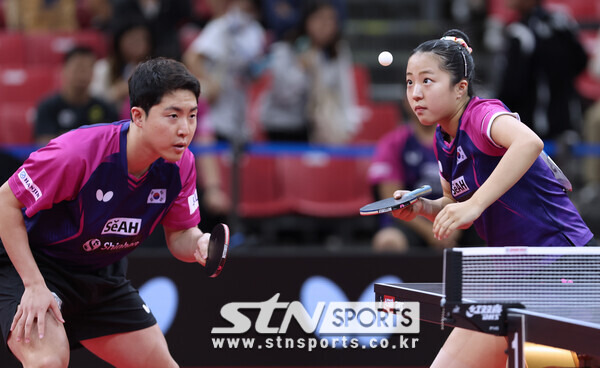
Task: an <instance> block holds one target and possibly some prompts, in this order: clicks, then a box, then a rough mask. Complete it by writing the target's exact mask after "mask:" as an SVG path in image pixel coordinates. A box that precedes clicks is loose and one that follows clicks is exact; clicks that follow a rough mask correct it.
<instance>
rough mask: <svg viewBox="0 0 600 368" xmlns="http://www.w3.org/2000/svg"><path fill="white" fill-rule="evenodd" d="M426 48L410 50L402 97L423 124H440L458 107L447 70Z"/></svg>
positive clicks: (454, 112) (453, 87)
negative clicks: (404, 91)
mask: <svg viewBox="0 0 600 368" xmlns="http://www.w3.org/2000/svg"><path fill="white" fill-rule="evenodd" d="M439 63H440V59H439V57H438V56H437V55H435V54H433V53H430V52H419V53H416V54H413V55H412V56H411V57H410V58H409V59H408V63H407V66H406V98H407V99H408V102H409V104H410V107H411V109H412V110H413V111H414V113H415V115H416V116H417V118H418V119H419V121H420V122H421V123H422V124H424V125H433V124H438V123H439V124H442V123H443V122H444V121H446V120H448V119H449V118H451V117H452V116H453V115H455V114H456V113H457V112H458V111H459V110H460V104H459V103H458V99H457V93H456V91H455V89H456V88H455V86H452V85H451V80H450V74H449V73H448V72H447V71H445V70H442V69H441V68H440V65H439Z"/></svg>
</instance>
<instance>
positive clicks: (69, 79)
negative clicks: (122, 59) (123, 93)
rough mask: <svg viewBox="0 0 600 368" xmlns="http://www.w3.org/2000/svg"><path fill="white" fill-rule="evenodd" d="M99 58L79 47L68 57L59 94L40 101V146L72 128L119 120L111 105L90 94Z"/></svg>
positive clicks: (36, 131) (36, 130) (37, 120)
mask: <svg viewBox="0 0 600 368" xmlns="http://www.w3.org/2000/svg"><path fill="white" fill-rule="evenodd" d="M95 62H96V55H95V54H94V52H93V51H92V50H91V49H90V48H87V47H82V46H77V47H74V48H73V49H71V50H70V51H69V52H67V53H66V54H65V57H64V63H63V67H62V74H61V76H62V84H61V88H60V91H58V92H57V93H56V94H54V95H52V96H50V97H48V98H46V99H44V100H43V101H41V102H40V103H39V105H38V107H37V113H36V118H35V127H34V134H35V139H36V141H37V143H39V144H46V143H48V141H50V140H51V139H53V138H55V137H57V136H58V135H60V134H63V133H65V132H67V131H69V130H71V129H74V128H77V127H79V126H82V125H87V124H94V123H111V122H113V121H115V120H117V113H116V111H115V109H114V107H113V106H112V105H110V104H109V103H107V102H105V101H104V100H101V99H99V98H96V97H92V96H91V94H90V92H89V87H90V82H91V80H92V75H93V73H94V63H95Z"/></svg>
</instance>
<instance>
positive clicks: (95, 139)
mask: <svg viewBox="0 0 600 368" xmlns="http://www.w3.org/2000/svg"><path fill="white" fill-rule="evenodd" d="M128 130H129V121H120V122H116V123H113V124H101V125H90V126H85V127H82V128H79V129H76V130H72V131H70V132H68V133H66V134H64V135H62V136H60V137H58V138H56V139H54V140H52V141H51V142H50V143H49V144H48V145H47V146H46V147H44V148H41V149H40V150H38V151H36V152H34V153H32V154H31V156H30V157H29V158H28V159H27V160H26V161H25V162H24V164H23V166H22V167H20V168H19V169H18V170H17V172H16V173H15V174H14V175H13V176H11V177H10V179H9V180H8V184H9V186H10V188H11V190H12V191H13V193H14V194H15V196H16V197H17V198H18V199H19V200H20V201H21V202H22V203H23V204H24V205H25V209H24V211H23V217H24V220H25V225H26V228H27V233H28V237H29V243H30V246H31V248H32V249H34V250H35V251H37V252H41V253H43V254H45V255H46V256H48V257H51V258H53V259H54V260H55V261H56V262H57V263H59V264H61V265H64V266H65V267H69V268H74V269H82V270H93V269H98V268H101V267H104V266H107V265H109V264H111V263H114V262H116V261H118V260H119V259H121V258H122V257H124V256H126V255H127V254H128V253H130V252H131V251H133V250H134V249H135V248H136V247H137V246H139V245H140V244H141V242H142V241H143V240H144V239H146V238H147V237H148V236H149V235H150V233H151V232H152V231H153V230H154V228H155V227H156V226H157V225H158V224H159V223H160V224H162V225H164V226H167V227H169V228H172V229H176V230H183V229H188V228H190V227H194V226H197V225H198V223H199V222H200V212H199V210H198V196H197V193H196V171H195V167H194V156H193V154H192V153H191V152H190V151H189V150H186V151H185V153H184V155H183V157H182V158H181V159H180V160H179V161H177V162H168V161H165V160H163V159H162V158H160V159H158V160H156V161H155V162H154V163H153V164H152V165H151V166H150V168H149V170H148V171H147V172H146V173H145V174H144V175H143V176H142V177H141V178H135V177H134V176H132V175H130V174H129V173H128V170H127V132H128Z"/></svg>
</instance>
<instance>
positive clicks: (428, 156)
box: [368, 109, 460, 252]
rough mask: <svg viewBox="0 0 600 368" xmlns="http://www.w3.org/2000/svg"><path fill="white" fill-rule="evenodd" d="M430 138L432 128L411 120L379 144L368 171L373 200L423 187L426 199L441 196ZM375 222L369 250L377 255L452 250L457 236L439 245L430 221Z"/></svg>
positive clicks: (384, 219) (387, 217)
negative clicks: (411, 250) (426, 189)
mask: <svg viewBox="0 0 600 368" xmlns="http://www.w3.org/2000/svg"><path fill="white" fill-rule="evenodd" d="M404 110H406V109H404ZM409 111H410V109H409ZM434 135H435V126H425V125H423V124H419V122H418V121H417V120H416V118H413V119H409V121H407V122H406V123H403V124H401V125H399V126H398V128H396V129H395V130H393V131H391V132H389V133H387V134H386V135H384V136H383V137H382V138H381V139H380V140H379V142H378V143H377V145H376V148H375V153H374V154H373V158H372V161H371V165H370V166H369V171H368V176H369V182H370V183H371V185H372V186H373V194H374V197H375V200H380V199H384V198H388V197H391V196H392V195H393V194H394V191H396V190H398V189H406V190H413V189H416V188H418V187H420V186H422V185H425V184H427V185H430V186H431V188H432V192H431V194H429V195H428V196H427V197H428V198H439V197H440V196H441V195H442V194H443V193H442V184H441V182H440V174H439V167H438V163H437V160H436V158H435V153H434V151H433V139H434ZM379 220H380V229H379V230H378V231H377V233H376V234H375V236H374V237H373V242H372V246H373V249H374V250H376V251H378V252H382V251H384V252H387V251H392V252H405V251H408V250H409V248H411V247H427V246H431V247H435V248H444V247H452V246H455V245H456V244H457V243H456V241H457V239H458V236H459V235H460V234H459V233H457V234H453V236H452V237H450V238H447V239H444V240H442V241H439V240H437V239H435V238H434V236H433V231H432V227H433V224H432V223H431V221H429V220H427V219H425V218H422V217H418V216H417V217H416V218H415V219H414V220H413V221H410V222H404V221H398V220H396V219H395V218H394V217H392V215H391V214H384V215H382V216H379Z"/></svg>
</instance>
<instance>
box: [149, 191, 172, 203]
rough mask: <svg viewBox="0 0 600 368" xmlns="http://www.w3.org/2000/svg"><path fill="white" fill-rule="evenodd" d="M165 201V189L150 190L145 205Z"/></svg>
mask: <svg viewBox="0 0 600 368" xmlns="http://www.w3.org/2000/svg"><path fill="white" fill-rule="evenodd" d="M166 201H167V190H166V189H152V190H151V191H150V194H149V195H148V201H146V203H165V202H166Z"/></svg>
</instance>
